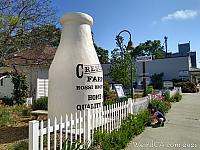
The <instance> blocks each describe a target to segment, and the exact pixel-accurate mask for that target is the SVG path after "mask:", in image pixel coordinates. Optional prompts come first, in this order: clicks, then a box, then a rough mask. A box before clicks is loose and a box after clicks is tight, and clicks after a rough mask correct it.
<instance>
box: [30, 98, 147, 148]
mask: <svg viewBox="0 0 200 150" xmlns="http://www.w3.org/2000/svg"><path fill="white" fill-rule="evenodd" d="M149 100H150V96H147V97H143V98H141V99H137V101H134V100H132V99H128V101H124V102H119V103H116V104H112V105H107V106H102V107H99V108H96V109H85V110H83V111H78V112H76V113H75V114H70V115H67V114H66V116H61V117H60V118H56V117H55V119H54V120H53V121H51V120H50V119H48V120H47V121H40V122H39V121H36V120H33V121H30V122H29V150H44V149H47V150H51V149H53V150H57V149H59V150H62V147H63V143H64V142H66V143H67V145H68V146H72V145H73V143H74V142H75V141H78V142H80V143H82V144H83V145H84V146H86V147H89V146H90V145H91V144H92V141H93V134H94V132H95V130H99V131H101V132H103V131H106V132H111V131H112V130H114V129H116V130H118V129H119V128H120V125H121V123H122V120H123V119H125V118H126V117H127V116H128V114H129V113H130V114H137V113H139V112H140V111H143V110H144V109H146V108H147V106H148V104H149ZM52 122H53V124H52Z"/></svg>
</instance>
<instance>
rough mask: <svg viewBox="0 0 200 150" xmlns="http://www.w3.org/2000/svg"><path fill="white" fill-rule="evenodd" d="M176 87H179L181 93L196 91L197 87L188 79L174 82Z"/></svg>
mask: <svg viewBox="0 0 200 150" xmlns="http://www.w3.org/2000/svg"><path fill="white" fill-rule="evenodd" d="M174 85H175V86H176V87H181V89H182V92H183V93H196V92H197V91H198V90H197V87H196V85H195V84H194V83H192V82H190V81H182V82H178V83H175V84H174Z"/></svg>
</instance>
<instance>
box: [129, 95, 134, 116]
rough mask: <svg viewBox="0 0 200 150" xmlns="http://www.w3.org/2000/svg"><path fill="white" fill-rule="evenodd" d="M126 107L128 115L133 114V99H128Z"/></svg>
mask: <svg viewBox="0 0 200 150" xmlns="http://www.w3.org/2000/svg"><path fill="white" fill-rule="evenodd" d="M128 107H129V113H130V114H133V99H132V98H129V99H128Z"/></svg>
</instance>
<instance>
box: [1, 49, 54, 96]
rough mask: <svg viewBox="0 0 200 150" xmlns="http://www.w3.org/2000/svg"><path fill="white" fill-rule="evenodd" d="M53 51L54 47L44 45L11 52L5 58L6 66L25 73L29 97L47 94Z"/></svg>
mask: <svg viewBox="0 0 200 150" xmlns="http://www.w3.org/2000/svg"><path fill="white" fill-rule="evenodd" d="M55 52H56V49H55V48H52V47H45V48H43V49H31V50H24V51H20V52H16V53H12V54H10V55H9V56H8V57H7V58H6V60H5V63H6V64H7V65H8V66H13V67H14V68H15V69H16V70H17V71H18V72H19V73H23V74H25V75H26V77H27V82H28V96H29V97H32V98H33V99H37V98H39V97H41V96H48V72H49V67H50V64H51V62H52V60H53V57H54V55H55Z"/></svg>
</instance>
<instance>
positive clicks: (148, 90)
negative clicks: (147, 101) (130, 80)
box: [146, 86, 154, 94]
mask: <svg viewBox="0 0 200 150" xmlns="http://www.w3.org/2000/svg"><path fill="white" fill-rule="evenodd" d="M153 92H154V89H153V86H148V87H147V91H146V93H147V94H153Z"/></svg>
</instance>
